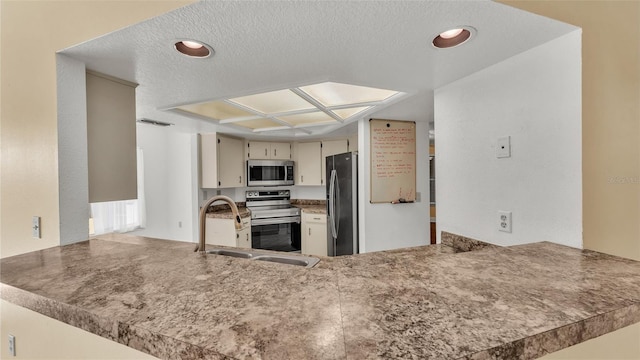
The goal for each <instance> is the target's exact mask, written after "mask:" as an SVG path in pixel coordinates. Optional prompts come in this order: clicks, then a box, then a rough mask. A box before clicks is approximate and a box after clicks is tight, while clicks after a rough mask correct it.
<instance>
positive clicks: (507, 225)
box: [498, 211, 511, 233]
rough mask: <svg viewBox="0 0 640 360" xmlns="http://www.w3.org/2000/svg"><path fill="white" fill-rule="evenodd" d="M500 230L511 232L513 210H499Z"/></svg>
mask: <svg viewBox="0 0 640 360" xmlns="http://www.w3.org/2000/svg"><path fill="white" fill-rule="evenodd" d="M498 230H500V231H503V232H507V233H510V232H511V211H498Z"/></svg>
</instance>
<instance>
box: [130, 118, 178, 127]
mask: <svg viewBox="0 0 640 360" xmlns="http://www.w3.org/2000/svg"><path fill="white" fill-rule="evenodd" d="M138 122H139V123H143V124H150V125H155V126H171V125H173V124H172V123H168V122H164V121H158V120H151V119H138Z"/></svg>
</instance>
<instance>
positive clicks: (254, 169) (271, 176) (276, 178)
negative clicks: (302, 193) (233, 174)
mask: <svg viewBox="0 0 640 360" xmlns="http://www.w3.org/2000/svg"><path fill="white" fill-rule="evenodd" d="M283 185H293V161H291V160H247V186H283Z"/></svg>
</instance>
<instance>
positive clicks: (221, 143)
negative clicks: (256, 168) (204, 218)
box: [200, 134, 246, 189]
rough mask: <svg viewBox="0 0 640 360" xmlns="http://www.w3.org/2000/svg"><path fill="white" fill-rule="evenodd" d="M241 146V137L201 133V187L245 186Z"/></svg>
mask: <svg viewBox="0 0 640 360" xmlns="http://www.w3.org/2000/svg"><path fill="white" fill-rule="evenodd" d="M243 147H244V142H243V140H241V139H236V138H232V137H228V136H222V135H218V134H201V135H200V170H201V182H200V184H201V187H202V188H204V189H215V188H228V187H243V186H245V182H246V181H245V179H244V158H243Z"/></svg>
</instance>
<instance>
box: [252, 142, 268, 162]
mask: <svg viewBox="0 0 640 360" xmlns="http://www.w3.org/2000/svg"><path fill="white" fill-rule="evenodd" d="M270 156H271V144H270V143H268V142H264V141H250V142H249V159H269V158H270Z"/></svg>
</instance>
